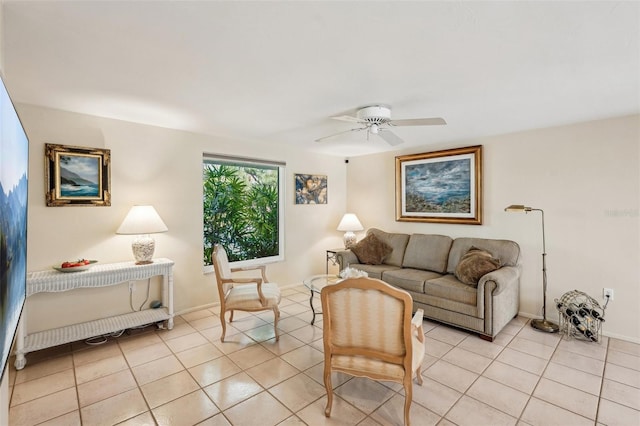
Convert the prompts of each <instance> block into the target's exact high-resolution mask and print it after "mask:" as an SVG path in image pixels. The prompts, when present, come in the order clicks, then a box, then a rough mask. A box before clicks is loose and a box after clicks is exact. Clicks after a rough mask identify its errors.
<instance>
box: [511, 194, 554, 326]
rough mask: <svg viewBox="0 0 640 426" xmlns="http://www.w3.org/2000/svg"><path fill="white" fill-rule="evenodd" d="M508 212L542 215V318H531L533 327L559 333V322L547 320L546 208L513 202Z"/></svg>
mask: <svg viewBox="0 0 640 426" xmlns="http://www.w3.org/2000/svg"><path fill="white" fill-rule="evenodd" d="M504 211H506V212H524V213H529V212H532V211H536V212H540V215H541V217H542V319H533V320H531V327H533V328H535V329H537V330H540V331H546V332H547V333H557V332H558V331H559V330H560V327H558V324H555V323H554V322H552V321H549V320H547V248H546V242H545V235H544V210H542V209H536V208H533V207H527V206H525V205H523V204H512V205H510V206H508V207H506V208H505V209H504Z"/></svg>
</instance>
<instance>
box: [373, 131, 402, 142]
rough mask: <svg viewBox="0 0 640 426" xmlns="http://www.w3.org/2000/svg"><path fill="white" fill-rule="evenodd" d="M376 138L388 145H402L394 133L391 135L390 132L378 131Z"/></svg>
mask: <svg viewBox="0 0 640 426" xmlns="http://www.w3.org/2000/svg"><path fill="white" fill-rule="evenodd" d="M378 136H380V137H381V138H382V139H384V140H385V142H387V143H388V144H389V145H394V146H395V145H400V144H401V143H404V141H403V140H402V139H400V137H399V136H398V135H396V134H395V133H393V132H392V131H391V130H386V129H380V130H379V131H378Z"/></svg>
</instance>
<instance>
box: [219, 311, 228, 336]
mask: <svg viewBox="0 0 640 426" xmlns="http://www.w3.org/2000/svg"><path fill="white" fill-rule="evenodd" d="M225 313H226V312H225V311H222V310H221V311H220V323H221V324H222V335H221V336H220V341H221V342H224V335H225V334H226V332H227V322H226V320H225V319H224V315H225Z"/></svg>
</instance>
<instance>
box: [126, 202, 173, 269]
mask: <svg viewBox="0 0 640 426" xmlns="http://www.w3.org/2000/svg"><path fill="white" fill-rule="evenodd" d="M168 230H169V229H168V228H167V225H165V224H164V222H163V221H162V219H161V218H160V215H159V214H158V212H156V209H154V208H153V206H133V207H131V210H129V213H127V216H126V217H125V218H124V220H123V221H122V224H121V225H120V227H119V228H118V230H117V231H116V234H124V235H136V237H135V238H134V240H133V243H132V244H131V250H132V251H133V257H135V259H136V265H146V264H148V263H153V260H152V259H153V252H154V251H155V248H156V242H155V240H154V239H153V238H152V237H151V235H149V234H157V233H159V232H167V231H168Z"/></svg>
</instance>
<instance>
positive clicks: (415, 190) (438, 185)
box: [396, 145, 482, 225]
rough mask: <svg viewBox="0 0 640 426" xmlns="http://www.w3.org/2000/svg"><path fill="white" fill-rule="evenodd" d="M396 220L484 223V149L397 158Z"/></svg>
mask: <svg viewBox="0 0 640 426" xmlns="http://www.w3.org/2000/svg"><path fill="white" fill-rule="evenodd" d="M396 220H397V221H405V222H437V223H458V224H465V225H481V224H482V146H481V145H477V146H470V147H466V148H456V149H448V150H443V151H435V152H427V153H423V154H411V155H403V156H398V157H396Z"/></svg>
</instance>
